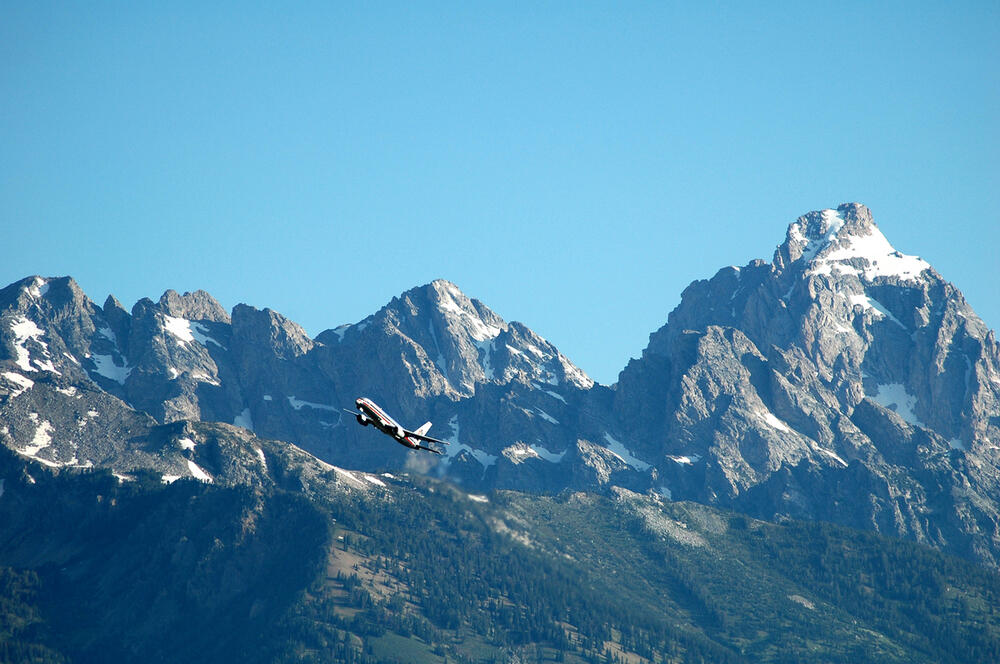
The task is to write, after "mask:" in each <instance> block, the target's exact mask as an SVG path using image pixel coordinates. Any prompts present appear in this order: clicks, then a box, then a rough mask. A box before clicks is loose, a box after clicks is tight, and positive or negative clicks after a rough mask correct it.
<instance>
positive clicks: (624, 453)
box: [604, 432, 650, 470]
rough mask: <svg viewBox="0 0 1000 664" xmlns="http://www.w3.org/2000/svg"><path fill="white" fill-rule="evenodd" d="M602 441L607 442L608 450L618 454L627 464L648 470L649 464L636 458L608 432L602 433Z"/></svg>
mask: <svg viewBox="0 0 1000 664" xmlns="http://www.w3.org/2000/svg"><path fill="white" fill-rule="evenodd" d="M604 442H605V443H607V447H608V449H609V450H611V451H612V452H614V453H615V454H616V455H618V456H619V457H620V458H621V460H622V461H624V462H625V463H627V464H628V465H630V466H632V467H633V468H636V469H637V470H649V468H650V465H649V464H648V463H646V462H645V461H642V460H641V459H637V458H636V457H635V456H633V455H632V453H631V452H629V451H628V449H627V448H626V447H625V445H623V444H622V442H621V441H620V440H618V439H617V438H615V437H614V436H612V435H611V434H610V433H607V432H605V433H604Z"/></svg>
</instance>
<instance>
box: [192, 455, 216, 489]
mask: <svg viewBox="0 0 1000 664" xmlns="http://www.w3.org/2000/svg"><path fill="white" fill-rule="evenodd" d="M187 467H188V470H190V471H191V475H193V476H194V478H195V479H196V480H200V481H202V482H206V483H208V484H212V483H213V482H214V480H213V479H212V476H211V475H209V474H208V473H206V472H205V471H204V470H202V468H201V467H200V466H199V465H198V464H196V463H195V462H194V461H192V460H191V459H187Z"/></svg>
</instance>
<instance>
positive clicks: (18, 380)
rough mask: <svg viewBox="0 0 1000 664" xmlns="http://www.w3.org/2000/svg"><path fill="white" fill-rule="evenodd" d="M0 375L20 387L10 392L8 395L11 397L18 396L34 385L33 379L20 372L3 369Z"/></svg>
mask: <svg viewBox="0 0 1000 664" xmlns="http://www.w3.org/2000/svg"><path fill="white" fill-rule="evenodd" d="M0 376H3V377H4V378H5V379H6V380H7V381H9V382H11V383H14V384H15V385H17V386H18V387H19V388H20V389H16V390H14V392H12V393H11V395H10V397H11V398H12V399H13V398H14V397H16V396H20V395H21V394H23V393H24V392H25V391H26V390H30V389H31V388H32V387H34V386H35V381H33V380H31V379H30V378H26V377H24V376H22V375H21V374H19V373H15V372H13V371H4V372H3V373H2V374H0Z"/></svg>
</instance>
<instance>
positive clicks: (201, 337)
mask: <svg viewBox="0 0 1000 664" xmlns="http://www.w3.org/2000/svg"><path fill="white" fill-rule="evenodd" d="M189 329H190V332H191V336H192V337H194V339H195V340H196V341H197V342H198V343H200V344H201V345H202V346H205V347H206V348H207V347H208V344H215V345H216V346H218V347H219V348H221V349H223V350H225V349H226V347H225V346H223V345H222V344H220V343H219V342H218V341H216V340H215V339H213V338H212V337H210V336H209V335H208V330H207V329H205V326H204V325H202V324H201V323H196V322H194V321H191V322H190V326H189Z"/></svg>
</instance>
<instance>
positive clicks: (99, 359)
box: [89, 353, 132, 385]
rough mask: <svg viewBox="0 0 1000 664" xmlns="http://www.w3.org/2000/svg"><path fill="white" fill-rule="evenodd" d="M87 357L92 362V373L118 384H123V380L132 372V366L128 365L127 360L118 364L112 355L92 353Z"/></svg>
mask: <svg viewBox="0 0 1000 664" xmlns="http://www.w3.org/2000/svg"><path fill="white" fill-rule="evenodd" d="M89 359H90V360H91V361H92V362H93V363H94V369H93V370H92V371H93V372H94V373H96V374H98V375H100V376H104V377H105V378H107V379H109V380H113V381H115V382H116V383H118V384H119V385H124V384H125V380H126V379H127V378H128V377H129V375H130V374H131V373H132V367H130V366H129V365H128V362H126V363H125V364H124V365H122V366H119V365H118V364H117V363H116V362H115V358H114V357H113V356H112V355H99V354H97V353H93V354H92V355H91V356H90V358H89Z"/></svg>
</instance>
